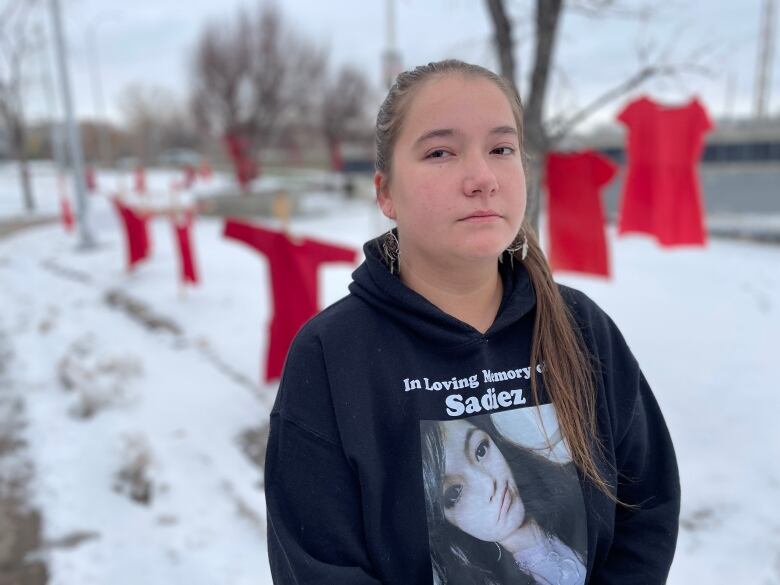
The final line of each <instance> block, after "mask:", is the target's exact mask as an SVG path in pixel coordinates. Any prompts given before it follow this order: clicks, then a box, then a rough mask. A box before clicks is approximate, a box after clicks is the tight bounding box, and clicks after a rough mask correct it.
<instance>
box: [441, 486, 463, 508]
mask: <svg viewBox="0 0 780 585" xmlns="http://www.w3.org/2000/svg"><path fill="white" fill-rule="evenodd" d="M461 492H463V486H462V485H461V484H455V485H451V486H450V487H448V488H447V489H446V490H444V507H445V508H447V509H448V510H449V509H450V508H453V507H454V506H455V504H457V503H458V500H459V499H460V494H461Z"/></svg>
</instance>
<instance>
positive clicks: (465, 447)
mask: <svg viewBox="0 0 780 585" xmlns="http://www.w3.org/2000/svg"><path fill="white" fill-rule="evenodd" d="M478 430H479V429H477V427H473V428H471V429H469V430H468V431H467V432H466V440H465V441H463V454H464V455H465V456H466V459H469V460H471V457H470V456H469V454H470V453H471V449H470V448H469V444H470V443H471V435H473V434H474V433H476V432H477V431H478Z"/></svg>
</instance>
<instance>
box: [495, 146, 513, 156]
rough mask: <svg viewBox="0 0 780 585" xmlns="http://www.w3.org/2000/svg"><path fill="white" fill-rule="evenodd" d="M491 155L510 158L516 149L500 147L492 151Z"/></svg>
mask: <svg viewBox="0 0 780 585" xmlns="http://www.w3.org/2000/svg"><path fill="white" fill-rule="evenodd" d="M490 153H491V154H500V155H503V156H509V155H511V154H514V153H515V149H514V148H512V147H511V146H499V147H497V148H494V149H493V150H491V151H490Z"/></svg>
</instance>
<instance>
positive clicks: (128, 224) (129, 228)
mask: <svg viewBox="0 0 780 585" xmlns="http://www.w3.org/2000/svg"><path fill="white" fill-rule="evenodd" d="M112 201H113V202H114V208H115V209H116V211H117V213H118V214H119V217H120V218H121V219H122V225H123V226H124V228H125V240H126V242H127V271H128V272H130V271H131V270H133V268H134V267H135V265H136V264H138V263H139V262H141V261H142V260H144V259H146V258H147V257H148V256H149V253H150V252H151V238H150V237H149V225H148V223H149V217H150V216H149V215H147V214H143V213H139V212H137V211H135V210H133V209H132V208H130V207H128V206H126V205H125V204H124V203H122V202H121V201H120V200H119V199H117V198H114V199H112Z"/></svg>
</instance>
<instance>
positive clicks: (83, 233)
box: [49, 0, 95, 250]
mask: <svg viewBox="0 0 780 585" xmlns="http://www.w3.org/2000/svg"><path fill="white" fill-rule="evenodd" d="M49 7H50V10H51V19H52V28H53V29H54V48H55V53H56V54H57V65H58V69H59V78H60V91H61V92H62V104H63V109H64V113H65V126H66V130H67V138H68V150H69V151H70V161H71V164H72V165H73V182H74V186H75V192H76V214H77V216H78V227H79V236H80V242H79V247H80V248H81V249H82V250H89V249H92V248H94V247H95V238H94V237H93V235H92V230H91V228H90V225H89V210H88V204H87V189H86V184H85V180H84V152H83V150H82V146H81V134H80V133H79V129H78V126H76V120H75V115H74V109H73V98H72V96H71V93H70V76H69V72H68V60H67V58H66V56H67V53H66V49H65V38H64V35H63V34H62V14H61V13H60V3H59V0H50V4H49Z"/></svg>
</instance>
